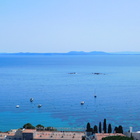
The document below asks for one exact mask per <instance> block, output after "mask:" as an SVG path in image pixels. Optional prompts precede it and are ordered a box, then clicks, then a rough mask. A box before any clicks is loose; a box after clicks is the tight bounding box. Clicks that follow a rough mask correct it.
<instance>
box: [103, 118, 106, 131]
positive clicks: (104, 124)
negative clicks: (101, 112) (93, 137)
mask: <svg viewBox="0 0 140 140" xmlns="http://www.w3.org/2000/svg"><path fill="white" fill-rule="evenodd" d="M103 130H104V133H106V119H104V123H103Z"/></svg>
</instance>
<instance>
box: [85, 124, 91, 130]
mask: <svg viewBox="0 0 140 140" xmlns="http://www.w3.org/2000/svg"><path fill="white" fill-rule="evenodd" d="M86 131H87V132H91V127H90V123H89V122H88V123H87V130H86Z"/></svg>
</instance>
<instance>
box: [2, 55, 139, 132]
mask: <svg viewBox="0 0 140 140" xmlns="http://www.w3.org/2000/svg"><path fill="white" fill-rule="evenodd" d="M139 62H140V55H89V56H84V55H75V56H71V55H68V56H64V55H60V56H58V55H52V56H48V55H0V83H1V84H0V92H1V98H0V130H1V131H7V130H10V129H14V128H21V127H22V126H23V125H24V124H25V123H28V122H29V123H31V124H33V125H34V126H35V125H37V124H42V125H44V126H53V127H56V128H60V127H61V128H63V127H65V128H66V127H67V128H71V129H73V128H85V127H86V124H87V122H90V123H91V126H94V125H98V124H99V122H100V121H103V119H104V118H106V119H107V123H111V124H112V125H113V127H114V126H118V125H122V126H123V127H124V129H125V130H126V131H128V129H129V127H130V126H132V127H133V129H134V130H136V131H137V130H139V128H140V120H139V118H140V102H139V91H140V86H139V83H140V63H139ZM71 72H76V73H77V74H69V73H71ZM93 73H101V74H100V75H95V74H93ZM94 94H96V95H97V98H96V99H95V98H94ZM31 97H32V98H34V101H33V102H32V103H31V102H30V98H31ZM81 101H85V104H84V105H80V102H81ZM38 104H42V107H41V108H38V107H37V105H38ZM16 105H20V107H19V108H16Z"/></svg>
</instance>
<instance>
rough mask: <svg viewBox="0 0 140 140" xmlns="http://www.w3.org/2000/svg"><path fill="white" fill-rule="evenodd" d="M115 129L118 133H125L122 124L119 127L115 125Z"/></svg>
mask: <svg viewBox="0 0 140 140" xmlns="http://www.w3.org/2000/svg"><path fill="white" fill-rule="evenodd" d="M114 131H115V132H116V133H122V134H123V127H122V126H121V125H120V126H119V127H115V129H114Z"/></svg>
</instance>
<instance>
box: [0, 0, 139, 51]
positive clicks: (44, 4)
mask: <svg viewBox="0 0 140 140" xmlns="http://www.w3.org/2000/svg"><path fill="white" fill-rule="evenodd" d="M69 51H86V52H89V51H106V52H118V51H140V0H0V52H69Z"/></svg>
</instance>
